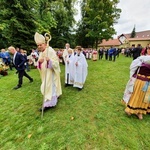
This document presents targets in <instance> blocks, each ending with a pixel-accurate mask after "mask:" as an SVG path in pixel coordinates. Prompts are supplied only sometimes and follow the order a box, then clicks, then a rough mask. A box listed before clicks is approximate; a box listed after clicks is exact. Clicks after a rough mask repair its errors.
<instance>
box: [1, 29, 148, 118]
mask: <svg viewBox="0 0 150 150" xmlns="http://www.w3.org/2000/svg"><path fill="white" fill-rule="evenodd" d="M34 40H35V43H36V44H37V50H32V52H31V53H30V55H27V51H25V50H23V49H20V50H18V49H17V48H15V47H13V46H10V47H9V48H8V51H6V50H5V49H2V50H1V53H0V58H1V59H2V61H3V63H4V64H5V65H6V66H9V68H10V70H12V67H15V68H16V70H17V72H16V73H17V74H18V84H17V86H16V87H14V89H15V90H16V89H18V88H21V87H22V83H23V76H25V77H26V78H28V79H29V82H30V83H31V82H33V78H32V77H31V76H30V75H28V74H27V73H26V70H27V71H29V65H33V66H35V67H36V68H37V69H38V70H39V74H40V77H41V94H42V95H43V104H42V108H40V111H45V110H47V109H50V108H53V107H55V106H56V105H57V102H58V98H59V97H60V96H61V94H62V87H61V82H60V62H61V63H63V64H64V65H65V75H64V76H65V81H64V83H65V87H67V86H72V87H75V88H77V89H78V90H79V91H81V90H82V89H83V87H84V83H85V81H86V77H87V74H88V64H87V59H91V60H93V61H95V60H98V59H99V60H101V59H103V57H104V56H105V60H109V61H115V59H116V57H119V53H121V54H122V55H125V56H126V57H133V61H132V63H131V65H130V79H129V81H128V83H127V85H126V88H125V91H124V95H123V99H122V102H123V103H124V104H125V113H126V114H127V115H129V116H131V115H132V114H134V115H136V116H137V117H138V118H139V119H140V120H142V119H143V114H147V113H150V84H149V82H150V44H148V45H147V46H146V47H145V48H142V47H141V46H140V45H137V47H135V45H132V47H131V48H128V47H127V48H125V49H124V48H122V49H118V48H115V47H114V46H112V47H110V48H109V49H106V48H104V47H103V48H100V49H99V50H98V51H97V50H95V49H83V48H82V47H81V46H76V48H75V49H74V50H73V49H71V48H70V44H69V43H66V45H65V48H64V49H63V50H62V49H61V50H58V51H57V52H56V51H55V50H54V49H53V48H52V47H50V46H49V44H48V42H47V40H46V38H45V37H44V36H43V35H41V34H39V33H37V32H36V34H35V36H34ZM10 54H12V55H13V56H12V55H10Z"/></svg>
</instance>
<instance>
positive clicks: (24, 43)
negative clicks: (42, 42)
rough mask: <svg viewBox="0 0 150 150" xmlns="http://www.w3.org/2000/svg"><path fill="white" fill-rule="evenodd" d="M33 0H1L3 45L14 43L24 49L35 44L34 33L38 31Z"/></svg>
mask: <svg viewBox="0 0 150 150" xmlns="http://www.w3.org/2000/svg"><path fill="white" fill-rule="evenodd" d="M33 6H34V5H33V0H32V1H31V0H26V1H24V0H11V1H10V0H1V1H0V19H1V22H0V31H1V37H0V41H5V43H2V46H3V47H7V46H10V45H13V46H15V47H21V48H24V49H27V50H28V49H30V48H31V47H33V46H35V43H34V41H33V35H34V33H35V31H36V24H35V16H34V13H33Z"/></svg>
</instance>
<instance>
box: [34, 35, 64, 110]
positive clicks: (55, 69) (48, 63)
mask: <svg viewBox="0 0 150 150" xmlns="http://www.w3.org/2000/svg"><path fill="white" fill-rule="evenodd" d="M34 40H35V42H36V44H37V47H38V50H39V51H40V54H39V58H38V61H37V63H38V64H37V65H38V66H37V68H38V70H39V73H40V76H41V81H42V84H41V93H42V95H43V106H42V108H41V109H40V110H41V111H42V110H44V111H45V110H47V109H49V108H52V107H55V106H56V105H57V102H58V98H59V96H60V95H61V94H62V89H61V82H60V66H59V60H58V57H57V55H56V52H55V50H54V49H53V48H52V47H50V46H49V41H48V42H47V43H46V41H47V38H46V36H45V37H44V36H43V35H41V34H39V33H37V32H36V33H35V35H34Z"/></svg>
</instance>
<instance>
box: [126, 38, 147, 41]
mask: <svg viewBox="0 0 150 150" xmlns="http://www.w3.org/2000/svg"><path fill="white" fill-rule="evenodd" d="M147 40H150V37H149V38H128V41H147Z"/></svg>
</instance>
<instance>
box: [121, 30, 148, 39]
mask: <svg viewBox="0 0 150 150" xmlns="http://www.w3.org/2000/svg"><path fill="white" fill-rule="evenodd" d="M135 33H136V34H135V37H134V38H150V30H147V31H140V32H135ZM124 35H125V36H126V37H127V38H130V37H131V33H127V34H124Z"/></svg>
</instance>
